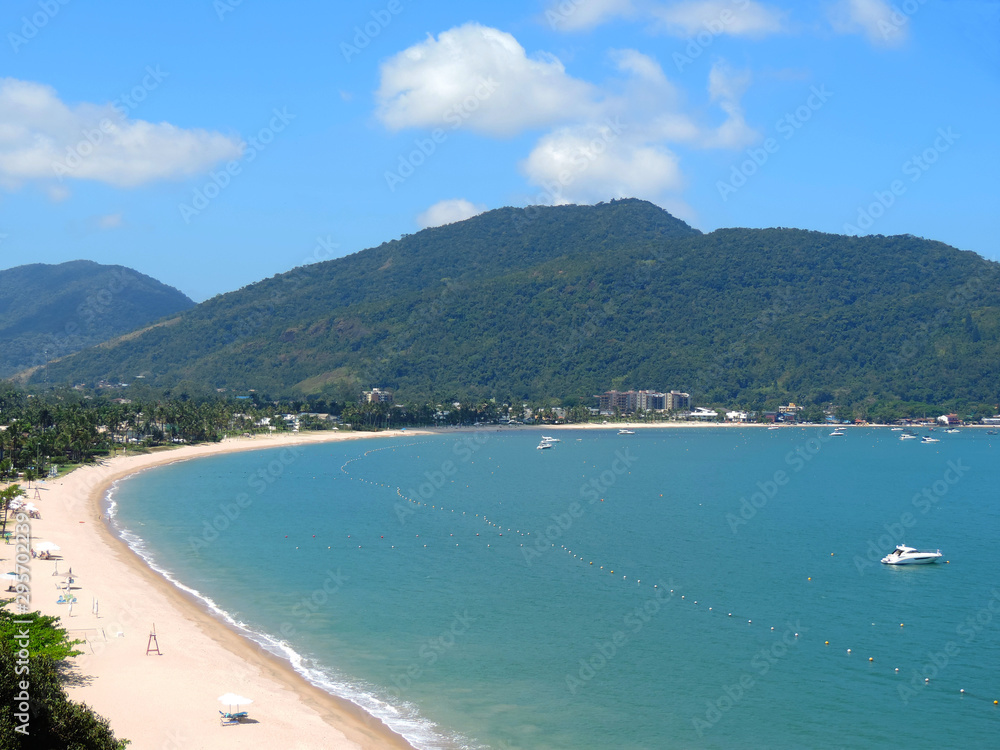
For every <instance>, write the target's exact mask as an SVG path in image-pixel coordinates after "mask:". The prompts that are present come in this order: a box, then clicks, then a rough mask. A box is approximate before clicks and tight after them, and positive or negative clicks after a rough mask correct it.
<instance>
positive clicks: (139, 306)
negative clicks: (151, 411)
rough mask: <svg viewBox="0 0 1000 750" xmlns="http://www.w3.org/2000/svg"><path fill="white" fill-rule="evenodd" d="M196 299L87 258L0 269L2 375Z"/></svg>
mask: <svg viewBox="0 0 1000 750" xmlns="http://www.w3.org/2000/svg"><path fill="white" fill-rule="evenodd" d="M193 306H194V302H193V301H192V300H190V299H189V298H188V297H187V296H186V295H184V294H182V293H181V292H180V291H178V290H177V289H174V288H173V287H169V286H167V285H165V284H162V283H161V282H159V281H157V280H156V279H153V278H152V277H150V276H147V275H145V274H142V273H139V272H138V271H135V270H134V269H131V268H127V267H126V266H120V265H102V264H99V263H95V262H93V261H89V260H74V261H67V262H65V263H59V264H46V263H30V264H26V265H21V266H15V267H13V268H8V269H5V270H3V271H0V345H2V346H0V352H2V353H0V377H4V376H8V375H10V374H12V373H15V372H17V371H20V370H24V369H26V368H29V367H38V366H40V365H42V364H44V362H45V361H47V360H50V359H56V358H62V357H65V356H68V355H69V354H72V353H74V352H76V351H79V350H81V349H84V348H86V347H89V346H93V345H95V344H98V343H100V342H103V341H105V340H107V339H109V338H112V337H114V336H117V335H119V334H121V333H125V332H126V331H130V330H133V329H134V328H136V327H141V326H142V325H145V324H146V323H150V322H152V321H154V320H158V319H159V318H162V317H164V316H165V315H171V314H174V313H177V312H180V311H183V310H186V309H189V308H191V307H193Z"/></svg>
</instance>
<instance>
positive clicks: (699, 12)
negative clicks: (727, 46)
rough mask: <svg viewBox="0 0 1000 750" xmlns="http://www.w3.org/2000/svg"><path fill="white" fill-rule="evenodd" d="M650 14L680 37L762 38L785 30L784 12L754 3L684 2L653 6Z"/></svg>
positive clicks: (749, 0) (716, 0)
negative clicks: (722, 36)
mask: <svg viewBox="0 0 1000 750" xmlns="http://www.w3.org/2000/svg"><path fill="white" fill-rule="evenodd" d="M652 14H653V17H654V18H656V19H657V20H658V21H659V22H660V24H661V25H662V26H663V28H664V30H665V31H666V32H667V33H669V34H673V35H675V36H681V37H691V36H695V35H697V34H699V33H702V32H708V33H709V34H712V35H713V36H717V35H720V34H729V35H731V36H748V37H753V38H761V37H765V36H768V35H769V34H778V33H781V32H783V31H784V30H785V13H784V11H782V10H779V9H777V8H772V7H769V6H767V5H761V4H760V3H757V2H753V0H745V1H744V2H734V1H733V0H686V2H680V3H670V4H668V5H662V6H656V7H654V8H653V10H652Z"/></svg>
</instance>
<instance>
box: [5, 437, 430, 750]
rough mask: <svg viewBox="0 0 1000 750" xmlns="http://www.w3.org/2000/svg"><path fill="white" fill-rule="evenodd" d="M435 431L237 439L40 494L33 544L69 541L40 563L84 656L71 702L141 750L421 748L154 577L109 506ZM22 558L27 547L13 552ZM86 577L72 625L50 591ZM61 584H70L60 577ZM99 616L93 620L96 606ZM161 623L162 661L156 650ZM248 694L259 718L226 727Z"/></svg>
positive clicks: (44, 600) (115, 462)
mask: <svg viewBox="0 0 1000 750" xmlns="http://www.w3.org/2000/svg"><path fill="white" fill-rule="evenodd" d="M424 434H429V433H428V432H426V431H420V430H413V431H411V430H407V431H406V432H401V431H390V432H379V433H367V432H352V433H337V432H330V433H327V432H319V433H305V434H301V435H300V434H292V435H283V436H262V437H255V438H236V439H227V440H224V441H222V442H220V443H211V444H207V445H206V444H201V445H195V446H183V447H180V448H174V449H168V450H165V451H162V452H156V453H148V454H137V455H132V456H127V457H125V456H117V457H115V458H112V459H109V460H108V461H106V462H104V463H103V464H99V465H92V466H86V467H81V468H79V469H76V470H74V471H72V472H70V473H69V474H67V475H65V476H64V477H61V478H59V479H54V480H49V481H48V482H43V483H40V484H38V485H37V490H36V488H35V487H32V489H31V490H27V493H28V499H29V500H35V498H36V496H37V497H38V498H39V499H38V500H35V503H36V505H37V506H38V508H39V510H40V511H41V514H42V518H41V519H31V524H30V525H31V535H32V542H33V543H34V542H35V541H40V540H42V539H45V540H49V541H53V542H55V543H57V544H59V545H60V547H61V550H60V556H61V559H59V560H57V561H54V562H50V561H44V560H40V559H35V560H32V562H31V596H32V598H31V602H30V607H29V609H30V611H34V610H38V611H41V612H42V613H43V614H46V615H55V616H59V617H60V618H61V623H60V624H61V625H62V626H63V627H64V628H66V629H67V631H68V632H69V635H70V637H71V638H73V639H82V640H85V643H83V644H81V645H79V646H77V648H78V649H79V650H81V651H83V652H84V653H83V654H81V655H79V656H76V657H73V658H72V659H69V660H68V664H70V665H71V673H72V674H73V676H74V678H76V679H74V680H72V684H70V685H67V686H66V689H67V693H68V694H69V697H70V698H71V699H72V700H74V701H78V702H83V703H86V704H87V705H89V706H90V707H91V708H93V709H94V710H95V711H96V712H97V713H98V714H100V715H101V716H103V717H104V718H106V719H108V720H109V722H110V725H111V728H112V730H113V731H114V732H115V736H116V737H118V738H125V739H129V740H131V741H132V745H131V746H132V747H135V748H147V747H148V748H159V749H161V750H167V749H168V748H169V749H172V748H178V750H179V749H180V748H185V749H186V748H194V747H205V748H213V749H214V748H230V747H231V748H238V747H239V748H245V747H269V748H270V747H274V746H279V745H280V746H282V747H287V748H315V747H328V748H335V749H339V748H344V749H345V750H346V749H347V748H352V749H353V748H364V749H366V750H367V749H368V748H372V749H373V750H374V749H381V748H391V749H392V750H413V746H412V745H410V744H409V743H408V742H407V741H406V740H405V739H404V738H403V737H402V736H401V735H400V734H398V733H396V732H394V731H392V730H391V729H390V728H389V727H388V726H387V725H386V724H385V723H384V722H383V721H382V720H380V719H379V718H377V717H375V716H373V715H372V714H369V713H367V712H366V711H365V710H364V709H362V708H361V707H360V706H358V705H356V704H354V703H352V702H351V701H349V700H347V699H346V698H341V697H339V696H336V695H332V694H330V693H328V692H326V691H325V690H323V689H322V688H319V687H317V686H315V685H313V684H312V683H311V682H309V681H308V680H307V679H306V678H305V677H304V676H303V675H301V674H300V673H299V672H297V671H295V669H294V667H293V665H292V664H291V663H290V662H289V661H288V660H286V659H283V658H281V657H279V656H277V655H275V654H273V653H271V652H270V651H267V650H266V649H265V648H263V647H262V646H260V645H259V644H257V643H255V642H254V641H252V640H250V638H248V637H247V636H245V635H243V634H241V633H240V632H238V631H237V630H236V628H234V627H233V626H231V625H230V624H229V623H226V622H225V621H223V620H222V619H221V617H219V616H218V615H216V614H215V613H213V612H212V611H211V610H210V609H209V608H208V606H207V605H206V604H205V603H204V602H203V601H201V600H199V599H198V598H196V597H195V596H194V595H192V594H189V593H187V592H185V591H183V590H182V589H180V588H178V587H177V586H176V585H174V584H173V583H172V582H171V581H169V580H168V579H167V578H165V577H164V576H163V575H161V574H160V573H159V572H157V571H156V570H154V569H153V568H151V567H150V566H149V565H148V564H147V562H146V561H145V560H144V559H142V557H140V556H139V555H138V554H137V553H136V552H135V551H133V550H132V549H131V548H130V547H129V546H128V543H127V542H126V541H125V540H124V539H122V538H121V537H120V536H119V535H118V534H116V533H115V531H114V529H112V528H111V526H110V524H109V522H108V519H107V517H106V514H105V508H104V498H105V496H106V494H107V491H108V489H109V488H110V487H111V486H112V485H113V484H114V483H115V482H116V481H119V480H120V479H123V478H125V477H128V476H131V475H134V474H136V473H138V472H141V471H144V470H146V469H149V468H153V467H158V466H163V465H167V464H171V463H176V462H178V461H187V460H194V459H197V458H202V457H207V456H213V455H222V454H225V453H233V452H243V451H252V450H266V449H268V448H272V449H273V448H283V447H291V446H293V445H308V444H312V443H326V442H337V441H343V440H357V439H366V438H373V437H405V436H408V435H424ZM0 550H4V551H5V552H6V554H4V555H3V556H4V557H5V558H6V559H8V560H11V559H12V558H13V555H14V550H15V547H14V545H9V546H7V545H0ZM70 568H72V569H73V575H74V580H75V583H74V586H73V590H72V594H73V595H74V596H75V597H76V598H77V601H76V604H75V605H74V609H73V612H72V615H70V613H69V610H68V606H67V605H65V604H62V605H60V604H57V603H56V597H57V596H58V592H57V591H56V589H55V588H53V589H49V588H48V586H49V585H50V583H52V582H53V581H54V579H53V577H52V576H54V574H55V573H54V571H55V570H56V569H57V570H59V572H60V573H64V572H66V571H67V570H68V569H70ZM56 580H61V579H56ZM95 597H96V598H97V602H98V613H99V614H98V615H95V614H94V613H93V611H92V607H91V605H92V603H93V600H94V598H95ZM154 627H155V631H156V635H157V638H156V641H157V645H158V646H159V651H160V653H161V654H162V656H157V655H156V654H155V653H152V654H149V655H147V654H146V649H147V646H148V645H149V642H150V637H149V634H150V633H151V632H152V630H153V628H154ZM226 692H236V693H240V694H242V695H246V696H247V697H249V698H252V699H253V700H254V702H253V704H251V705H248V706H243V707H241V709H245V710H247V711H248V712H249V717H250V722H248V723H245V724H240V725H237V726H223V725H222V724H221V722H220V718H219V710H220V709H224V710H229V709H228V707H225V706H222V705H220V704H219V703H218V702H217V700H216V698H217V697H218V696H219V695H221V694H223V693H226Z"/></svg>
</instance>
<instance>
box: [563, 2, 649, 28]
mask: <svg viewBox="0 0 1000 750" xmlns="http://www.w3.org/2000/svg"><path fill="white" fill-rule="evenodd" d="M633 12H634V8H633V7H632V2H631V0H553V1H552V3H551V4H550V5H549V7H548V9H547V10H546V11H545V20H546V22H547V23H548V24H549V26H551V27H552V28H553V29H556V30H557V31H581V30H583V29H592V28H594V27H595V26H599V25H600V24H602V23H605V22H607V21H610V20H611V19H613V18H627V17H628V16H631V15H632V14H633Z"/></svg>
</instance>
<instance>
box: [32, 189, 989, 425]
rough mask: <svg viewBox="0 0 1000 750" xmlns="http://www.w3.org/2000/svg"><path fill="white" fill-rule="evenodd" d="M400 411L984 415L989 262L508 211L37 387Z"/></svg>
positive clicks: (91, 353)
mask: <svg viewBox="0 0 1000 750" xmlns="http://www.w3.org/2000/svg"><path fill="white" fill-rule="evenodd" d="M137 375H143V376H145V382H146V383H147V384H149V385H156V386H157V387H160V388H163V389H172V388H173V389H175V388H184V389H187V390H192V391H198V390H208V389H216V388H226V389H229V390H230V391H237V392H240V391H245V390H248V389H256V390H258V391H265V392H268V393H270V394H272V395H275V396H277V395H309V394H317V395H322V396H324V397H333V398H350V397H353V396H354V395H356V393H357V392H358V391H359V390H360V389H361V388H367V387H370V386H379V387H383V388H390V389H393V390H395V391H396V392H397V398H398V399H399V400H407V401H409V400H414V401H415V400H421V399H425V398H427V399H450V398H489V397H496V398H498V399H539V398H545V397H558V398H561V399H563V400H565V401H566V402H569V403H572V402H573V400H574V399H581V400H584V401H583V402H584V403H588V404H589V403H591V402H590V401H589V400H586V399H589V396H591V395H592V394H594V393H598V392H600V391H603V390H605V389H608V388H611V387H619V388H630V387H635V388H656V389H670V388H677V389H680V390H685V391H689V392H691V394H692V396H693V397H694V398H695V399H696V400H697V401H698V402H699V403H705V402H712V403H733V404H745V405H757V404H759V405H762V404H764V403H766V402H769V401H772V400H774V399H780V400H782V401H784V400H787V399H791V400H797V401H815V402H817V403H818V402H821V401H823V402H826V401H832V400H837V401H838V402H840V403H863V402H865V401H866V400H872V399H878V400H881V401H886V400H894V399H898V400H903V401H923V402H929V403H938V404H940V403H951V402H961V403H970V402H978V403H996V401H997V399H998V396H1000V265H998V264H996V263H993V262H990V261H986V260H984V259H983V258H981V257H980V256H978V255H975V254H974V253H970V252H961V251H959V250H956V249H954V248H952V247H949V246H947V245H943V244H941V243H939V242H931V241H926V240H922V239H918V238H916V237H912V236H894V237H882V236H872V237H864V238H856V237H843V236H838V235H829V234H822V233H819V232H809V231H802V230H796V229H767V230H751V229H724V230H718V231H715V232H712V233H710V234H701V233H700V232H697V231H696V230H693V229H691V228H690V227H688V226H687V225H686V224H684V223H683V222H681V221H679V220H677V219H675V218H673V217H672V216H670V215H669V214H668V213H666V212H665V211H663V210H661V209H659V208H657V207H656V206H654V205H652V204H650V203H646V202H644V201H638V200H622V201H613V202H612V203H608V204H600V205H597V206H562V207H548V208H541V207H529V208H527V209H513V208H505V209H499V210H496V211H490V212H488V213H485V214H482V215H480V216H477V217H475V218H472V219H469V220H467V221H463V222H460V223H457V224H452V225H448V226H444V227H439V228H434V229H427V230H424V231H422V232H419V233H417V234H415V235H411V236H405V237H403V238H402V239H400V240H394V241H392V242H387V243H385V244H383V245H380V246H379V247H376V248H372V249H369V250H364V251H362V252H359V253H356V254H354V255H351V256H348V257H345V258H340V259H337V260H332V261H328V262H324V263H318V264H315V265H311V266H306V267H303V268H299V269H296V270H294V271H291V272H289V273H287V274H282V275H279V276H275V277H273V278H271V279H267V280H265V281H261V282H259V283H257V284H253V285H251V286H248V287H245V288H243V289H240V290H238V291H236V292H232V293H230V294H225V295H221V296H219V297H216V298H214V299H212V300H209V301H207V302H205V303H203V304H201V305H198V306H197V307H195V308H193V309H191V310H188V311H186V312H184V313H182V314H180V315H178V316H176V317H175V318H173V319H171V320H170V321H168V322H167V323H165V324H162V325H158V326H154V327H152V328H150V329H148V330H146V331H144V332H142V333H140V334H138V335H130V336H128V337H124V338H123V339H121V340H118V341H114V342H110V343H108V344H104V345H101V346H99V347H95V348H92V349H89V350H86V351H83V352H80V353H77V354H75V355H73V356H71V357H66V358H65V359H63V360H62V361H59V362H56V363H52V364H50V365H48V366H47V367H46V368H45V369H44V371H39V372H37V373H35V374H34V376H33V378H34V382H36V383H37V382H40V381H41V380H43V379H44V380H45V381H46V382H48V383H52V384H55V383H75V382H90V383H93V382H94V381H97V380H99V379H102V378H107V379H111V380H116V381H117V380H123V381H124V382H130V381H131V379H132V378H134V377H136V376H137Z"/></svg>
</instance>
